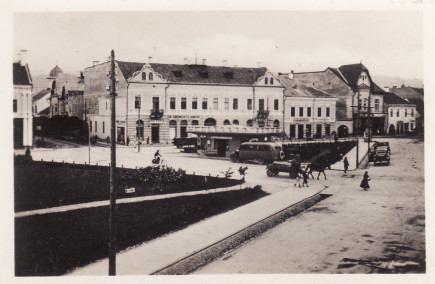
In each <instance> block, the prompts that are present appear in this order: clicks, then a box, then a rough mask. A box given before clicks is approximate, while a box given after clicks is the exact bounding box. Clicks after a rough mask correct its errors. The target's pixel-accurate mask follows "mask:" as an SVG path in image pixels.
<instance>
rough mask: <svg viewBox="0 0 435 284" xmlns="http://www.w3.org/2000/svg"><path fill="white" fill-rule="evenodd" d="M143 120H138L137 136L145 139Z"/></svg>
mask: <svg viewBox="0 0 435 284" xmlns="http://www.w3.org/2000/svg"><path fill="white" fill-rule="evenodd" d="M143 126H144V124H143V120H136V136H137V137H138V138H141V137H144V135H143Z"/></svg>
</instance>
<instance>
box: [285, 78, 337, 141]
mask: <svg viewBox="0 0 435 284" xmlns="http://www.w3.org/2000/svg"><path fill="white" fill-rule="evenodd" d="M279 77H280V80H281V82H282V83H283V84H284V86H285V87H286V90H285V93H284V131H285V134H286V136H287V137H288V138H290V139H291V140H293V139H304V138H329V137H331V135H333V134H334V131H335V129H336V104H337V98H336V97H334V96H332V95H330V94H328V93H326V92H324V91H321V90H318V89H316V88H313V87H307V86H305V85H302V84H296V83H295V81H294V80H292V79H291V76H288V75H280V76H279Z"/></svg>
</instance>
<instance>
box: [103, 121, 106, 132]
mask: <svg viewBox="0 0 435 284" xmlns="http://www.w3.org/2000/svg"><path fill="white" fill-rule="evenodd" d="M105 130H106V126H105V125H104V121H103V133H104V131H105Z"/></svg>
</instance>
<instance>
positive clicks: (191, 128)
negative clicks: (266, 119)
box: [187, 125, 282, 134]
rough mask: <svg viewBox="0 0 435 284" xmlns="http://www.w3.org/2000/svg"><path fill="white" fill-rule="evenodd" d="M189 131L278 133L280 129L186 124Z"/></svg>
mask: <svg viewBox="0 0 435 284" xmlns="http://www.w3.org/2000/svg"><path fill="white" fill-rule="evenodd" d="M187 132H190V133H202V134H204V133H210V134H213V133H225V134H279V133H281V132H282V131H281V130H280V129H279V128H277V127H250V126H240V125H223V126H188V127H187Z"/></svg>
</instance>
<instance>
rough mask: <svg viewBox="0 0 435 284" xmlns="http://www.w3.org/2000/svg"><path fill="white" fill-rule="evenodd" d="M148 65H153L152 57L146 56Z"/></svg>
mask: <svg viewBox="0 0 435 284" xmlns="http://www.w3.org/2000/svg"><path fill="white" fill-rule="evenodd" d="M148 63H149V64H151V63H153V57H152V56H148Z"/></svg>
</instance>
